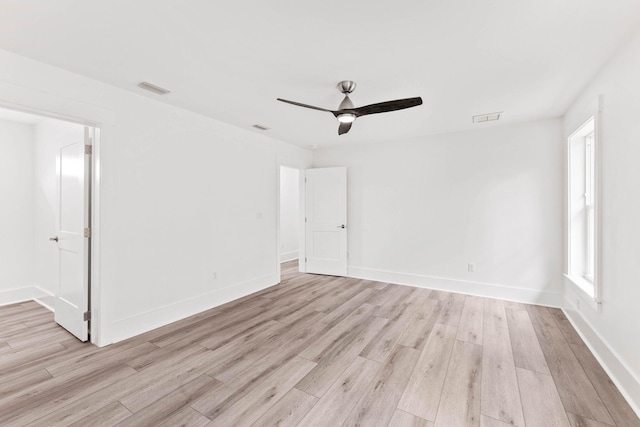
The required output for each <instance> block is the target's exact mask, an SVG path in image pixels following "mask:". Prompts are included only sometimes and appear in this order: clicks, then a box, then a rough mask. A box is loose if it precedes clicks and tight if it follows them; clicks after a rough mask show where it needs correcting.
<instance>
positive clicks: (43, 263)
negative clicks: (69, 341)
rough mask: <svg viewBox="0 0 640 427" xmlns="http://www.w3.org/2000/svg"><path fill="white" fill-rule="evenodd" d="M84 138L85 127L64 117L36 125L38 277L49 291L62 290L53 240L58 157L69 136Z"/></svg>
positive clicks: (38, 284) (55, 227)
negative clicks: (50, 239)
mask: <svg viewBox="0 0 640 427" xmlns="http://www.w3.org/2000/svg"><path fill="white" fill-rule="evenodd" d="M83 137H84V127H83V126H81V125H78V124H75V123H69V122H64V121H61V120H54V119H44V120H42V121H40V122H38V124H37V125H35V145H34V160H33V161H34V168H35V169H34V177H35V194H34V202H35V205H34V209H35V210H34V227H33V230H34V237H35V257H34V264H33V270H34V280H35V284H36V286H38V287H39V288H40V289H42V290H44V291H46V292H48V293H49V294H53V295H55V294H57V293H58V274H59V272H58V246H57V245H56V244H55V243H54V242H51V241H49V238H50V237H52V236H55V235H56V233H57V232H58V228H57V225H56V221H57V212H58V184H57V170H56V168H57V161H58V160H57V156H58V153H59V150H60V148H61V147H63V146H65V145H67V144H69V139H74V138H75V140H78V138H80V139H82V138H83Z"/></svg>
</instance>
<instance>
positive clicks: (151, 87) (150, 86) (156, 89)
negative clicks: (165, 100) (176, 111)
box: [138, 82, 171, 95]
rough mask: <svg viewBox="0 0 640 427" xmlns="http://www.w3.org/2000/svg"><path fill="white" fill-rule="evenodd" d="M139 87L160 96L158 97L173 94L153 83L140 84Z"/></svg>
mask: <svg viewBox="0 0 640 427" xmlns="http://www.w3.org/2000/svg"><path fill="white" fill-rule="evenodd" d="M138 87H140V88H142V89H144V90H148V91H149V92H153V93H155V94H158V95H166V94H168V93H170V92H171V91H170V90H168V89H165V88H163V87H160V86H156V85H154V84H153V83H149V82H140V83H138Z"/></svg>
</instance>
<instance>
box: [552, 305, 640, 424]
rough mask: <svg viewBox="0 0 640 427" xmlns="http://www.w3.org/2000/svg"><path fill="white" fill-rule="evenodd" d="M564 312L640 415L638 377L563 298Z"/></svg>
mask: <svg viewBox="0 0 640 427" xmlns="http://www.w3.org/2000/svg"><path fill="white" fill-rule="evenodd" d="M565 307H568V308H563V309H562V311H563V312H564V314H565V316H567V319H569V322H571V324H572V325H573V328H574V329H575V330H576V332H578V335H580V338H582V340H583V341H584V343H585V344H586V345H587V347H588V348H589V350H591V353H592V354H593V355H594V357H595V358H596V359H597V360H598V362H600V365H601V366H602V368H603V369H604V370H605V372H606V373H607V375H609V378H611V381H613V383H614V384H615V385H616V387H618V390H619V391H620V393H622V395H623V396H624V398H625V399H626V400H627V402H628V403H629V406H631V408H632V409H633V410H634V412H635V413H636V415H638V417H640V378H638V377H636V376H635V375H634V374H633V372H632V371H631V370H630V369H629V368H628V366H627V365H626V363H625V362H624V361H623V360H622V359H621V358H620V357H619V356H618V354H617V353H616V351H615V350H614V349H613V347H611V346H610V345H609V343H608V342H607V341H606V340H605V339H604V338H603V337H602V336H601V335H600V334H599V333H598V332H596V330H595V329H594V328H593V327H592V326H591V325H590V324H589V322H588V321H587V320H586V319H585V318H584V317H582V315H581V314H580V312H579V311H577V310H575V309H574V307H573V305H572V304H571V303H570V302H569V301H568V300H565Z"/></svg>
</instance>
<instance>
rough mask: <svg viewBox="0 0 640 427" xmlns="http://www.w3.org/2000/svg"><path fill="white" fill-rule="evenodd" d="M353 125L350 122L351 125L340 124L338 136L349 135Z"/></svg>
mask: <svg viewBox="0 0 640 427" xmlns="http://www.w3.org/2000/svg"><path fill="white" fill-rule="evenodd" d="M352 124H353V122H349V123H342V122H341V123H340V126H338V135H342V134H343V133H347V132H349V129H351V125H352Z"/></svg>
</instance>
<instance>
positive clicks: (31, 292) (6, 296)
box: [0, 286, 49, 306]
mask: <svg viewBox="0 0 640 427" xmlns="http://www.w3.org/2000/svg"><path fill="white" fill-rule="evenodd" d="M47 295H49V293H48V292H47V291H45V290H43V289H41V288H39V287H37V286H24V287H22V288H13V289H5V290H0V306H1V305H8V304H16V303H19V302H24V301H31V300H35V299H37V298H40V297H45V296H47Z"/></svg>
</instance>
